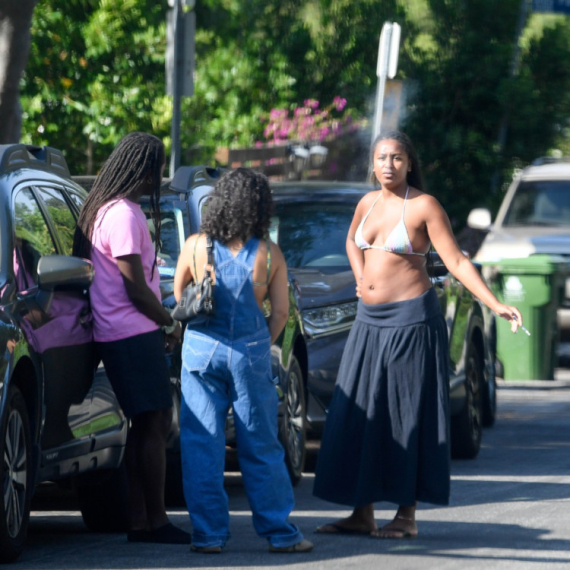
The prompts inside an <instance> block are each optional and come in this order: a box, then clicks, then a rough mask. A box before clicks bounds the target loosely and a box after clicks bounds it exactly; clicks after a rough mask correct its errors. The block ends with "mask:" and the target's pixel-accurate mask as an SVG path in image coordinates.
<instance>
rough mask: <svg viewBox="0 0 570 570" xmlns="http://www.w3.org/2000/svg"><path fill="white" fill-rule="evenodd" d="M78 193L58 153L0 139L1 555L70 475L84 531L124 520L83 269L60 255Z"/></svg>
mask: <svg viewBox="0 0 570 570" xmlns="http://www.w3.org/2000/svg"><path fill="white" fill-rule="evenodd" d="M85 195H86V194H85V191H84V190H83V189H82V188H81V187H80V186H78V185H77V184H76V183H74V182H72V181H71V179H70V176H69V171H68V168H67V165H66V162H65V159H64V157H63V155H62V153H61V152H60V151H58V150H56V149H52V148H49V147H43V148H38V147H31V146H25V145H21V144H15V145H4V146H0V369H1V373H0V458H1V471H0V482H1V495H0V562H11V561H13V560H15V559H16V558H17V557H18V556H19V554H20V553H21V551H22V549H23V547H24V542H25V539H26V533H27V528H28V521H29V514H30V501H31V498H32V495H33V493H34V490H35V488H36V486H37V484H38V483H41V482H44V481H64V480H67V481H70V482H72V483H73V486H74V487H76V488H77V491H78V496H79V502H80V508H81V511H82V514H83V517H84V520H85V522H86V524H87V525H88V526H89V527H90V528H91V529H94V530H119V529H120V528H121V527H124V525H125V524H126V508H125V507H126V505H125V502H124V496H122V493H121V492H120V491H121V490H124V489H125V487H124V484H123V483H124V482H122V481H119V480H118V479H119V478H120V476H121V473H122V472H121V471H120V470H118V469H117V468H118V467H119V466H120V465H121V463H122V458H123V454H124V446H125V441H126V435H127V421H126V419H125V417H124V415H123V413H122V412H121V409H120V407H119V405H118V403H117V401H116V398H115V395H114V393H113V391H112V389H111V386H110V384H109V382H108V380H107V378H106V376H105V374H104V372H103V370H102V368H99V369H97V372H96V374H95V375H94V370H95V366H96V359H95V356H94V353H93V343H92V342H91V338H92V336H91V314H90V311H89V305H88V299H87V291H88V288H89V286H90V284H91V281H92V279H93V267H92V265H91V263H89V262H88V261H85V260H82V259H78V258H75V257H70V255H71V249H72V242H73V234H74V231H75V226H76V222H77V216H78V213H79V209H80V207H81V204H82V203H83V201H84V198H85ZM112 491H115V493H113V492H112Z"/></svg>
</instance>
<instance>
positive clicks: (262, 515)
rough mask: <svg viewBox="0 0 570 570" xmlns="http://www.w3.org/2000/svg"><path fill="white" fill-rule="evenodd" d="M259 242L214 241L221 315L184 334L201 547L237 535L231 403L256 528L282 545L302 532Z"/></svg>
mask: <svg viewBox="0 0 570 570" xmlns="http://www.w3.org/2000/svg"><path fill="white" fill-rule="evenodd" d="M258 246H259V240H258V239H255V238H252V239H250V240H249V241H248V242H247V243H246V244H245V245H244V247H243V248H242V249H241V250H240V251H239V253H238V254H237V255H236V256H235V257H234V256H233V255H232V254H231V252H230V250H229V249H228V248H227V247H225V246H223V245H221V244H220V243H218V242H216V241H214V264H215V274H216V286H215V293H214V294H215V299H216V309H217V314H216V316H215V317H212V318H211V319H209V320H208V321H207V322H202V323H191V324H189V325H188V328H187V330H186V332H185V335H184V344H183V347H182V409H181V412H180V439H181V448H182V467H183V479H184V495H185V498H186V505H187V506H188V511H189V513H190V518H191V520H192V528H193V532H192V543H193V544H194V545H195V546H224V545H225V543H226V540H227V539H228V538H229V536H230V533H229V512H228V496H227V494H226V492H225V490H224V462H225V454H226V449H225V435H224V427H225V422H226V417H227V415H228V410H229V408H230V406H233V413H234V419H235V430H236V438H237V454H238V458H239V463H240V467H241V472H242V478H243V484H244V487H245V491H246V494H247V498H248V500H249V504H250V507H251V510H252V512H253V525H254V527H255V530H256V531H257V533H258V534H259V535H260V536H263V537H265V538H267V539H268V540H269V542H270V543H271V544H272V545H273V546H277V547H282V546H291V545H293V544H296V543H298V542H300V541H301V540H302V539H303V535H302V534H301V532H300V531H299V529H298V528H297V527H296V526H295V525H293V524H291V523H290V522H288V520H287V518H288V516H289V513H290V512H291V510H292V509H293V506H294V497H293V489H292V486H291V480H290V478H289V474H288V472H287V468H286V467H285V462H284V453H283V448H282V446H281V444H280V442H279V440H278V438H277V406H278V397H277V391H276V389H275V384H274V381H273V375H272V372H271V359H270V337H269V330H268V328H267V324H266V322H265V318H264V316H263V314H262V312H261V311H260V309H259V307H258V305H257V302H256V300H255V296H254V292H253V281H252V274H253V263H254V259H255V255H256V253H257V248H258Z"/></svg>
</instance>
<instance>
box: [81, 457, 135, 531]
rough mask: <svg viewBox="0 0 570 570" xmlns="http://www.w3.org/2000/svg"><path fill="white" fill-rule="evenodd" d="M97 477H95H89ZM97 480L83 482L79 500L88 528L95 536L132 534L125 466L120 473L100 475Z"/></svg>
mask: <svg viewBox="0 0 570 570" xmlns="http://www.w3.org/2000/svg"><path fill="white" fill-rule="evenodd" d="M88 475H94V474H91V473H90V474H88ZM96 475H97V480H96V481H95V482H92V478H90V480H89V482H88V481H87V480H86V479H83V480H80V481H79V482H78V484H77V500H78V503H79V510H80V511H81V516H82V517H83V522H84V523H85V526H86V527H87V528H88V529H89V530H90V531H92V532H127V531H128V530H129V504H128V496H129V486H128V480H127V469H126V467H125V463H124V461H123V463H121V466H120V467H119V468H118V469H112V470H109V471H105V472H103V471H101V472H100V473H96Z"/></svg>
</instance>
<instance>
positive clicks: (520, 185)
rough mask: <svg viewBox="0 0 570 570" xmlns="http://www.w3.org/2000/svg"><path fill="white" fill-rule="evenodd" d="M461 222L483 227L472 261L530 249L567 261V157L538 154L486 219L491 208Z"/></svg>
mask: <svg viewBox="0 0 570 570" xmlns="http://www.w3.org/2000/svg"><path fill="white" fill-rule="evenodd" d="M467 225H468V226H470V227H471V228H474V229H479V230H487V231H488V232H489V233H488V234H487V236H486V237H485V240H484V241H483V243H482V245H481V247H480V249H479V251H478V252H477V255H476V256H475V260H476V261H481V262H492V261H499V260H500V259H505V258H518V257H528V256H529V255H533V254H539V253H542V254H550V255H561V256H563V257H564V258H565V259H566V260H567V261H568V262H569V263H570V158H566V159H554V158H541V159H537V160H536V161H534V162H533V164H532V165H531V166H528V167H527V168H525V169H524V170H523V171H522V172H521V173H520V174H519V175H518V176H517V177H516V178H515V179H514V180H513V182H512V184H511V186H510V187H509V189H508V191H507V193H506V195H505V198H504V199H503V203H502V204H501V207H500V209H499V213H498V214H497V219H496V220H495V223H494V224H491V213H490V212H489V210H487V209H484V208H477V209H475V210H472V211H471V212H470V214H469V217H468V219H467ZM558 325H559V328H560V330H561V332H562V334H563V336H564V337H567V336H568V335H569V334H570V279H568V280H567V281H566V290H565V298H564V301H563V303H562V306H561V307H560V308H559V310H558Z"/></svg>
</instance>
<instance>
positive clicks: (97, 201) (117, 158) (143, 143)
mask: <svg viewBox="0 0 570 570" xmlns="http://www.w3.org/2000/svg"><path fill="white" fill-rule="evenodd" d="M164 161H165V152H164V145H163V144H162V141H161V140H160V139H159V138H157V137H155V136H154V135H150V134H148V133H130V134H128V135H126V136H125V137H123V138H122V139H121V140H120V142H119V144H118V145H117V146H116V147H115V150H114V151H113V152H112V153H111V155H110V156H109V158H108V159H107V161H106V162H105V164H104V165H103V168H101V172H100V173H99V175H98V176H97V178H96V179H95V182H94V184H93V187H92V188H91V190H90V192H89V194H88V196H87V199H86V200H85V203H84V204H83V207H82V209H81V213H80V214H79V219H78V221H77V228H76V229H75V235H74V239H73V255H76V256H78V257H85V258H87V259H90V258H91V246H92V244H91V238H92V236H93V228H94V226H95V220H96V218H97V213H98V212H99V210H100V208H101V207H102V206H104V205H105V204H107V203H108V202H110V201H111V200H120V199H121V198H129V197H130V196H132V195H133V194H135V193H136V192H137V191H139V190H140V188H141V186H146V187H147V188H149V189H152V192H151V194H150V215H151V218H152V221H153V222H154V227H155V252H156V253H157V254H158V251H159V250H160V206H159V199H160V182H161V168H162V165H163V164H164ZM155 264H156V262H155ZM153 272H154V266H153Z"/></svg>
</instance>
